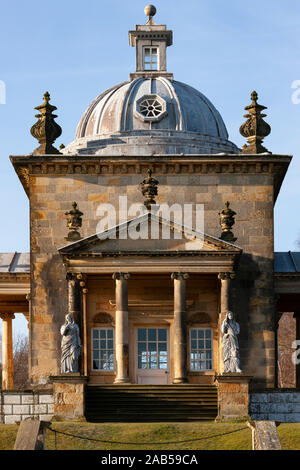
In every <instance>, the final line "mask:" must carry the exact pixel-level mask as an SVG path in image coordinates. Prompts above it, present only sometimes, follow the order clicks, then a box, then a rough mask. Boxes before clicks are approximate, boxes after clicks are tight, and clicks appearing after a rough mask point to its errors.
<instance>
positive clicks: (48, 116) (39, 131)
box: [30, 91, 62, 155]
mask: <svg viewBox="0 0 300 470" xmlns="http://www.w3.org/2000/svg"><path fill="white" fill-rule="evenodd" d="M49 101H50V95H49V93H48V91H46V93H44V103H43V104H41V105H40V106H37V107H36V108H34V109H37V110H38V111H39V112H40V114H36V116H35V117H36V118H38V121H37V122H36V123H35V124H34V125H33V126H32V128H31V130H30V132H31V135H32V136H33V137H34V138H35V139H37V140H38V141H39V143H40V146H39V147H37V148H36V149H35V150H34V152H33V155H47V154H50V155H51V154H58V153H60V152H59V151H58V150H57V149H56V148H55V147H53V145H52V144H53V143H54V142H55V140H56V139H57V138H58V137H59V136H60V135H61V132H62V130H61V127H60V126H59V125H58V124H57V123H56V122H55V121H54V119H55V118H56V117H57V116H56V115H55V114H52V113H53V111H55V110H56V109H57V108H56V106H52V105H51V104H50V103H49Z"/></svg>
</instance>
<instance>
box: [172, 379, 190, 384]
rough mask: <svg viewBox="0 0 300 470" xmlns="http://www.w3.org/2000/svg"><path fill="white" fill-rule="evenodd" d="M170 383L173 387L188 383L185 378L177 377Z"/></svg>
mask: <svg viewBox="0 0 300 470" xmlns="http://www.w3.org/2000/svg"><path fill="white" fill-rule="evenodd" d="M172 383H173V384H174V385H178V384H186V383H188V379H187V378H186V377H179V378H178V379H174V380H173V382H172Z"/></svg>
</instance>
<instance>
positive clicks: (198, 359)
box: [190, 328, 213, 371]
mask: <svg viewBox="0 0 300 470" xmlns="http://www.w3.org/2000/svg"><path fill="white" fill-rule="evenodd" d="M212 354H213V348H212V329H211V328H191V329H190V367H191V370H192V371H204V370H212V364H213V359H212V357H213V356H212Z"/></svg>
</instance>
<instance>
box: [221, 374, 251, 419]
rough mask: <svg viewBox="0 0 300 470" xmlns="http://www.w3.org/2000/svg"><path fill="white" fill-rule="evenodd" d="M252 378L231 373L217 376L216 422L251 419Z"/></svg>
mask: <svg viewBox="0 0 300 470" xmlns="http://www.w3.org/2000/svg"><path fill="white" fill-rule="evenodd" d="M251 380H252V376H248V375H244V374H238V373H230V374H223V375H217V376H215V382H216V385H217V387H218V416H217V418H216V421H225V420H236V419H238V420H241V419H249V383H250V382H251Z"/></svg>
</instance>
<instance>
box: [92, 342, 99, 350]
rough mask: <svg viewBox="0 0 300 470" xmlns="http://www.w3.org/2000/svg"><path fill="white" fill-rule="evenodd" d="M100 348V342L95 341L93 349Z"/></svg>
mask: <svg viewBox="0 0 300 470" xmlns="http://www.w3.org/2000/svg"><path fill="white" fill-rule="evenodd" d="M98 348H99V341H98V340H94V341H93V349H98Z"/></svg>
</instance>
